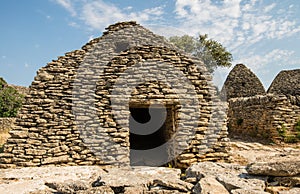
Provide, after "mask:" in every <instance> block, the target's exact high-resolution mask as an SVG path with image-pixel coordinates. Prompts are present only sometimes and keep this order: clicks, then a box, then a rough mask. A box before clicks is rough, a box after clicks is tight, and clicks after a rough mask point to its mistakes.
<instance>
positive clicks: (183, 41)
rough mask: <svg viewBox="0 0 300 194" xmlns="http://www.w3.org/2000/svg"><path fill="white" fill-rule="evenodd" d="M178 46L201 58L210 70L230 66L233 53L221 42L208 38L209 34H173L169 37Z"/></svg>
mask: <svg viewBox="0 0 300 194" xmlns="http://www.w3.org/2000/svg"><path fill="white" fill-rule="evenodd" d="M169 41H170V42H172V43H173V44H174V45H175V46H177V47H178V48H180V49H182V50H184V51H185V52H187V53H191V54H192V55H193V56H195V57H198V58H199V59H201V60H202V61H203V62H204V64H205V65H206V67H207V69H208V71H209V72H211V73H212V72H214V70H215V69H216V68H217V67H230V66H231V62H232V54H231V53H230V52H228V51H227V50H226V48H225V47H223V46H222V44H221V43H219V42H217V41H215V40H212V39H208V36H207V34H205V35H199V37H198V38H194V37H192V36H188V35H184V36H173V37H170V38H169Z"/></svg>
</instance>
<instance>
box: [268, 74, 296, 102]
mask: <svg viewBox="0 0 300 194" xmlns="http://www.w3.org/2000/svg"><path fill="white" fill-rule="evenodd" d="M268 93H270V94H279V95H280V94H283V95H285V96H288V97H289V98H290V99H291V101H292V102H294V104H298V105H299V106H300V69H294V70H284V71H281V72H280V73H279V74H278V75H277V76H276V77H275V79H274V80H273V82H272V84H271V85H270V87H269V89H268Z"/></svg>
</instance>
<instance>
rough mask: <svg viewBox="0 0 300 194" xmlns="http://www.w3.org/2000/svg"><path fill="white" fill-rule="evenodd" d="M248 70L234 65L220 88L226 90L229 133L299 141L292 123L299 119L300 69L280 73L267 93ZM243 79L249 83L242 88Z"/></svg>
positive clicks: (264, 139) (294, 125)
mask: <svg viewBox="0 0 300 194" xmlns="http://www.w3.org/2000/svg"><path fill="white" fill-rule="evenodd" d="M245 72H246V73H247V74H248V75H250V76H248V77H247V76H246V75H245ZM249 72H250V70H249V69H248V68H246V67H245V66H244V65H237V66H236V67H235V68H234V69H233V70H232V72H230V74H229V76H228V78H227V80H226V82H225V84H224V87H223V90H224V89H225V88H226V89H227V97H228V103H229V109H228V114H227V116H228V131H229V134H230V136H238V137H240V138H244V139H255V140H263V141H274V142H296V141H300V131H299V129H298V127H297V126H296V125H297V123H298V122H299V121H300V106H299V104H300V103H299V102H300V99H299V88H300V87H299V83H300V70H290V71H282V72H280V73H279V74H278V75H277V77H276V78H275V79H274V81H273V82H272V84H271V86H270V88H269V89H268V93H267V94H265V93H264V89H263V87H262V85H261V82H260V81H259V80H258V78H257V77H256V76H255V75H254V74H253V73H252V72H250V73H249ZM245 82H247V83H249V85H247V88H246V89H245V87H242V86H243V85H244V83H245ZM223 92H224V91H223Z"/></svg>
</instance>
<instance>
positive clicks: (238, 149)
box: [228, 138, 300, 165]
mask: <svg viewBox="0 0 300 194" xmlns="http://www.w3.org/2000/svg"><path fill="white" fill-rule="evenodd" d="M228 145H229V146H228V147H229V153H230V155H231V157H230V160H231V161H232V162H233V163H238V164H241V165H247V164H249V163H252V162H255V161H261V162H267V161H269V160H270V158H274V157H281V156H287V155H295V156H299V157H300V143H295V144H280V145H278V144H262V143H257V142H247V141H243V140H240V139H233V138H231V141H230V142H228Z"/></svg>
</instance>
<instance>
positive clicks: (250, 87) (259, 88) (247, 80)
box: [221, 64, 266, 99]
mask: <svg viewBox="0 0 300 194" xmlns="http://www.w3.org/2000/svg"><path fill="white" fill-rule="evenodd" d="M265 93H266V92H265V89H264V87H263V85H262V83H261V82H260V80H259V79H258V77H257V76H256V75H255V74H254V73H253V72H252V71H251V70H250V69H249V68H247V67H246V66H245V65H243V64H237V65H236V66H235V67H234V68H233V69H232V70H231V71H230V73H229V75H228V77H227V79H226V81H225V83H224V86H223V88H222V90H221V94H222V98H223V99H230V98H239V97H250V96H255V95H264V94H265Z"/></svg>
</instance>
